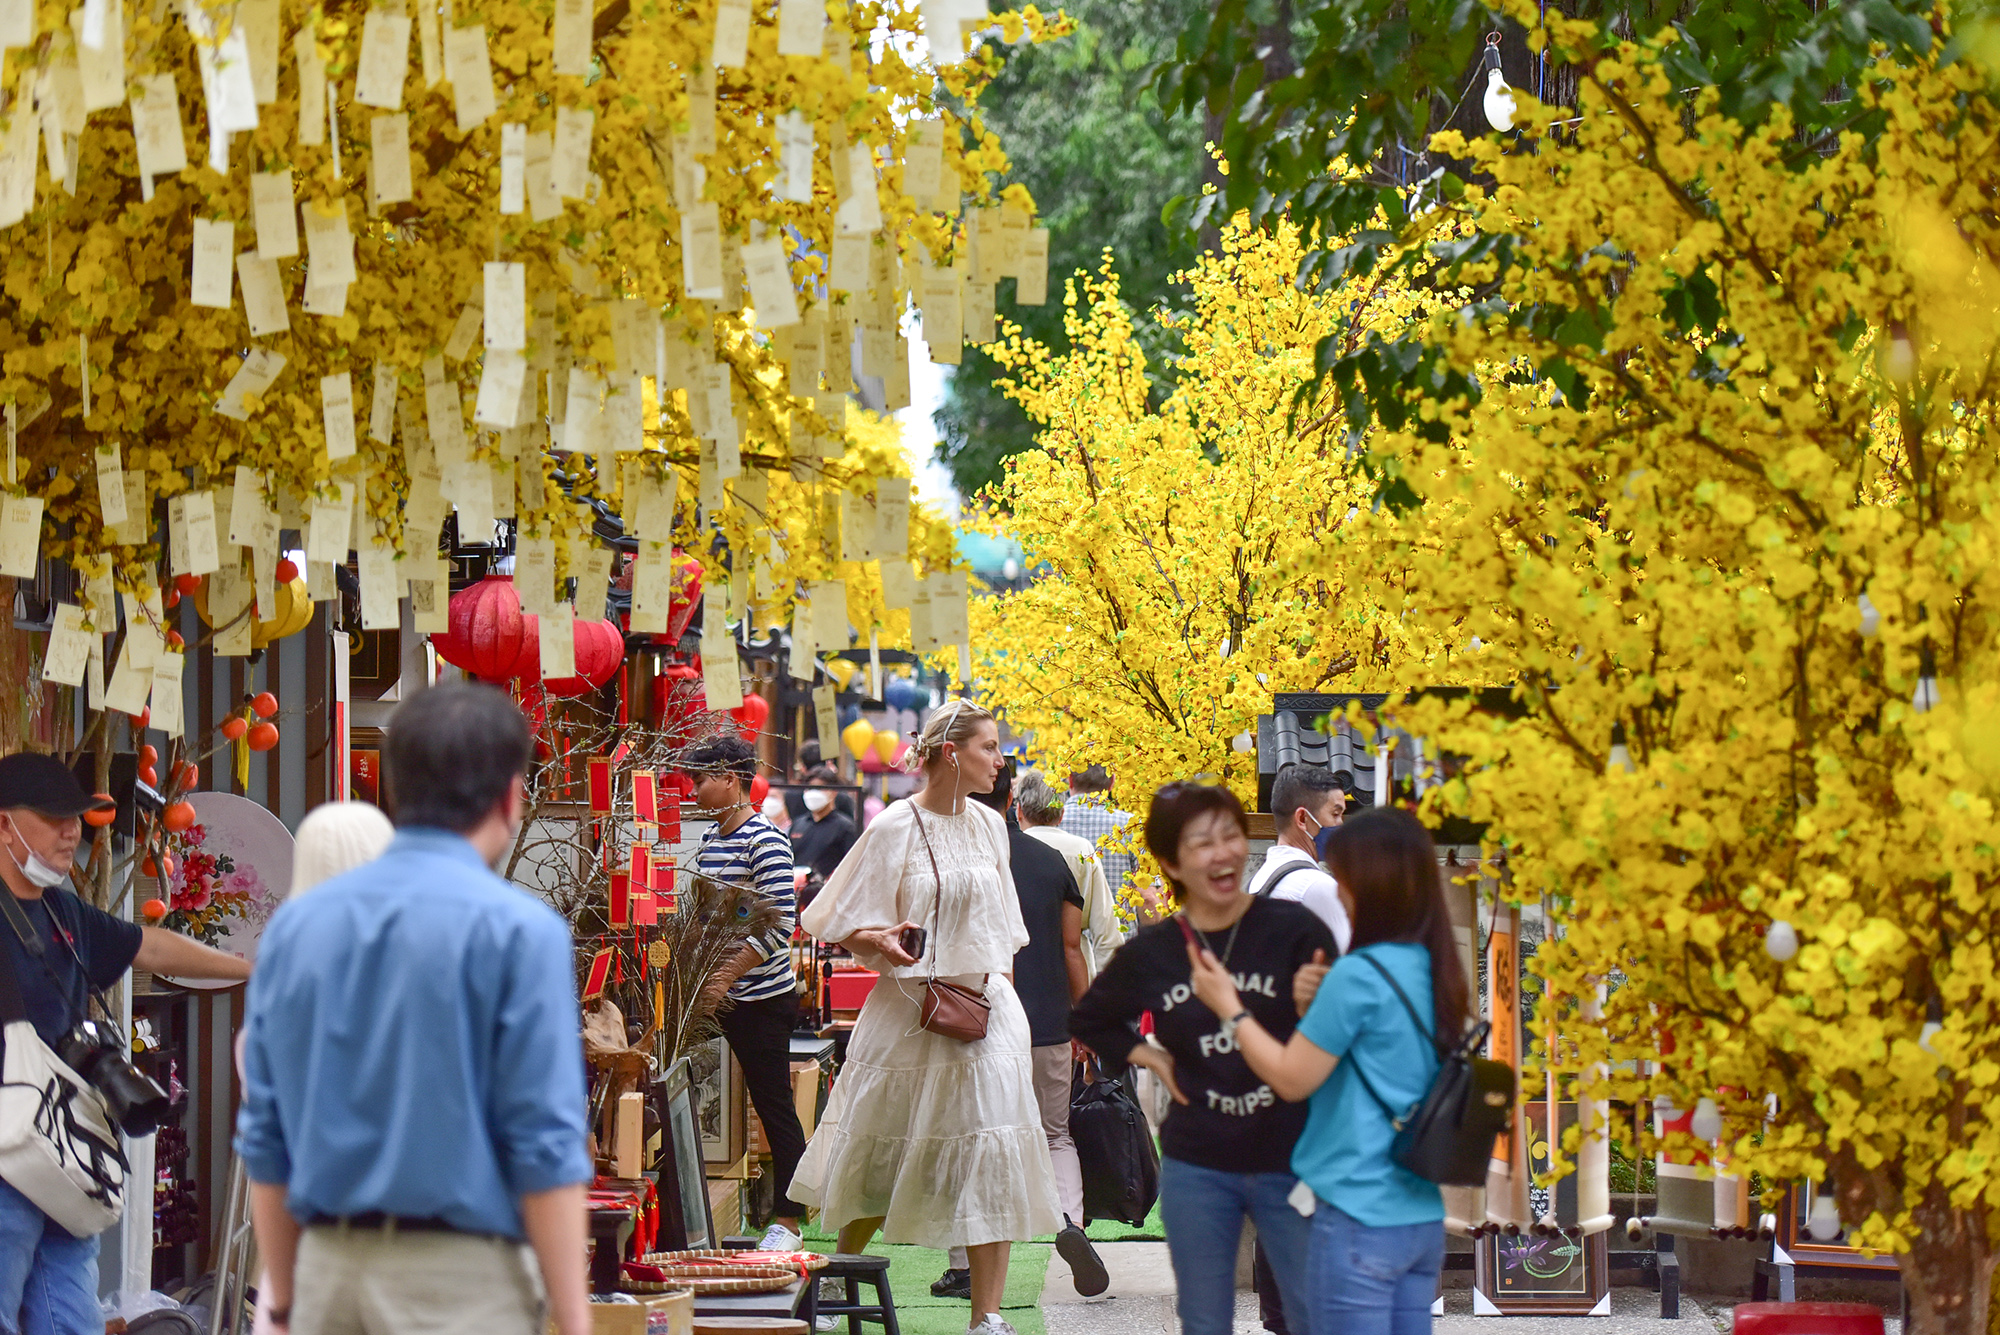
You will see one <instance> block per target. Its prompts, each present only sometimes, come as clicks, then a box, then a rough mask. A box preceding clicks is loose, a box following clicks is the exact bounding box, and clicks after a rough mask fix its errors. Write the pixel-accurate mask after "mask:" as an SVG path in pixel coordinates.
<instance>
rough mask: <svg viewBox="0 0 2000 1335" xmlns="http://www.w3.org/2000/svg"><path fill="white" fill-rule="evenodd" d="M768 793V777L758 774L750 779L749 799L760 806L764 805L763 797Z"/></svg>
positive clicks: (769, 790) (769, 786)
mask: <svg viewBox="0 0 2000 1335" xmlns="http://www.w3.org/2000/svg"><path fill="white" fill-rule="evenodd" d="M770 795H771V781H770V780H769V779H767V778H765V777H764V776H763V775H761V774H759V775H758V776H757V777H756V778H754V779H752V780H750V800H751V801H752V802H755V803H756V804H757V805H758V806H760V807H761V806H763V805H764V799H765V798H767V797H769V796H770Z"/></svg>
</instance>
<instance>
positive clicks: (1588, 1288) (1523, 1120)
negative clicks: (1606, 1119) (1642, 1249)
mask: <svg viewBox="0 0 2000 1335" xmlns="http://www.w3.org/2000/svg"><path fill="white" fill-rule="evenodd" d="M1575 1122H1576V1104H1574V1103H1558V1104H1556V1125H1555V1133H1556V1135H1557V1136H1560V1135H1561V1134H1562V1132H1563V1130H1564V1129H1566V1128H1568V1127H1569V1126H1572V1125H1574V1124H1575ZM1519 1125H1520V1127H1521V1129H1522V1133H1523V1135H1524V1136H1525V1138H1526V1140H1527V1142H1528V1143H1527V1151H1528V1171H1529V1172H1530V1173H1543V1172H1546V1171H1547V1170H1548V1166H1549V1143H1550V1142H1549V1131H1550V1127H1549V1105H1548V1102H1547V1100H1543V1101H1542V1102H1539V1103H1526V1104H1522V1105H1521V1108H1520V1121H1519ZM1528 1199H1529V1203H1530V1206H1531V1209H1532V1213H1533V1215H1534V1217H1535V1218H1536V1219H1547V1218H1549V1217H1551V1216H1553V1217H1554V1218H1555V1219H1556V1220H1558V1221H1559V1222H1560V1224H1561V1225H1562V1226H1563V1227H1562V1228H1561V1229H1559V1230H1558V1231H1556V1232H1553V1233H1533V1232H1523V1233H1512V1234H1508V1233H1498V1234H1495V1233H1489V1234H1486V1235H1484V1236H1482V1237H1481V1238H1479V1240H1478V1242H1477V1244H1476V1245H1475V1247H1474V1252H1473V1257H1474V1260H1473V1300H1472V1307H1473V1311H1474V1313H1475V1314H1477V1315H1480V1316H1565V1315H1567V1316H1608V1315H1609V1314H1610V1312H1611V1243H1610V1238H1609V1236H1608V1235H1607V1234H1604V1233H1593V1234H1591V1235H1590V1236H1588V1237H1579V1236H1577V1234H1576V1232H1575V1224H1576V1217H1577V1210H1576V1177H1575V1175H1574V1174H1572V1175H1570V1176H1568V1177H1565V1178H1563V1179H1561V1180H1560V1181H1559V1182H1557V1183H1556V1185H1555V1186H1554V1187H1553V1188H1550V1187H1538V1186H1530V1187H1529V1189H1528Z"/></svg>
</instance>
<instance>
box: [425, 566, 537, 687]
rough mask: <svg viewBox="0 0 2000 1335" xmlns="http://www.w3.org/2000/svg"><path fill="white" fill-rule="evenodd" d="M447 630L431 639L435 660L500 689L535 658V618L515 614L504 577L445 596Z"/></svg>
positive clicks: (517, 607)
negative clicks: (448, 601) (448, 609)
mask: <svg viewBox="0 0 2000 1335" xmlns="http://www.w3.org/2000/svg"><path fill="white" fill-rule="evenodd" d="M450 618H451V629H450V630H448V631H445V632H444V633H443V634H434V635H432V636H431V643H432V644H434V645H436V646H437V651H438V657H440V658H442V659H444V661H445V662H447V663H449V664H451V665H452V666H453V667H455V668H462V669H463V670H465V671H467V672H470V673H471V674H472V675H473V676H475V677H477V678H479V679H480V680H481V681H485V682H491V683H493V684H494V685H496V686H497V685H501V684H503V683H505V682H507V681H509V680H511V679H513V678H515V677H518V676H521V675H522V674H523V672H524V670H525V669H527V668H529V667H532V666H533V665H535V664H536V663H537V662H538V661H539V659H540V657H541V645H540V643H539V641H538V639H537V634H538V632H537V630H536V626H535V618H533V617H531V616H529V615H527V614H526V613H524V612H523V611H522V610H521V598H520V595H519V594H517V593H515V592H514V581H513V579H512V578H511V577H509V576H507V575H488V576H487V577H486V578H485V579H482V580H480V581H479V583H477V584H475V585H473V586H472V587H471V588H469V589H461V590H460V591H459V592H457V593H455V594H453V595H452V596H451V612H450Z"/></svg>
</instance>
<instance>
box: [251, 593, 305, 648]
mask: <svg viewBox="0 0 2000 1335" xmlns="http://www.w3.org/2000/svg"><path fill="white" fill-rule="evenodd" d="M271 601H272V602H274V603H276V604H277V606H276V608H275V609H274V610H273V612H272V614H271V619H270V620H269V621H259V622H258V623H257V624H256V625H254V626H252V627H251V628H250V644H251V646H252V647H253V648H257V649H262V648H263V647H264V646H265V645H267V644H269V643H270V642H271V641H273V640H282V639H284V638H285V637H286V636H287V635H296V634H298V633H299V632H300V631H302V630H304V629H305V628H306V627H307V626H308V625H310V624H312V619H313V604H312V597H311V595H309V594H308V593H307V592H306V582H305V581H304V580H303V579H294V580H292V581H291V582H290V583H289V584H280V585H278V586H277V587H276V588H275V590H274V591H273V597H272V600H271Z"/></svg>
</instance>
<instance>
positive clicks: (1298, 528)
mask: <svg viewBox="0 0 2000 1335" xmlns="http://www.w3.org/2000/svg"><path fill="white" fill-rule="evenodd" d="M1300 253H1301V252H1300V244H1299V236H1298V233H1297V231H1296V230H1295V229H1293V228H1291V227H1289V226H1280V227H1279V228H1277V229H1276V230H1275V231H1274V232H1271V233H1264V232H1260V231H1258V230H1256V229H1253V228H1250V227H1248V226H1247V225H1244V224H1242V223H1238V224H1237V225H1235V226H1232V227H1230V228H1228V229H1227V230H1225V232H1224V233H1223V236H1222V243H1221V248H1220V251H1219V252H1218V253H1214V254H1210V255H1207V256H1205V257H1204V258H1203V259H1202V260H1201V261H1200V262H1199V263H1198V264H1197V265H1196V266H1195V267H1194V268H1193V269H1192V270H1190V271H1189V272H1188V273H1187V274H1186V275H1185V279H1186V281H1187V282H1188V283H1189V285H1190V287H1191V291H1192V301H1191V306H1190V309H1189V311H1188V313H1187V314H1186V315H1185V316H1183V317H1178V318H1174V319H1172V320H1171V321H1170V323H1172V324H1173V325H1174V326H1175V327H1176V333H1177V334H1178V335H1179V337H1180V338H1181V339H1182V340H1183V342H1184V344H1185V347H1186V349H1187V356H1186V358H1185V359H1184V361H1183V362H1182V364H1181V367H1180V374H1179V379H1178V380H1177V381H1176V383H1175V387H1174V390H1173V392H1172V394H1171V395H1170V396H1169V397H1168V398H1167V399H1166V401H1165V402H1164V403H1163V404H1162V405H1161V406H1160V407H1159V408H1157V409H1154V408H1152V407H1149V406H1148V396H1147V389H1148V385H1149V383H1150V380H1149V368H1148V367H1147V365H1146V363H1145V359H1144V356H1143V354H1142V353H1141V352H1140V350H1139V346H1138V343H1137V342H1136V341H1135V340H1134V338H1133V328H1132V322H1131V316H1130V314H1129V313H1128V311H1127V310H1126V308H1125V307H1124V306H1123V305H1122V304H1121V302H1120V301H1119V299H1118V281H1117V276H1116V274H1115V273H1114V272H1113V270H1112V267H1111V264H1110V262H1109V261H1107V262H1106V265H1105V267H1104V268H1103V270H1102V272H1101V273H1100V274H1098V275H1097V276H1094V277H1090V276H1086V277H1084V278H1083V279H1082V281H1081V282H1080V283H1077V282H1073V283H1072V284H1071V285H1070V288H1069V292H1068V295H1067V297H1066V301H1067V303H1068V305H1069V308H1070V309H1069V310H1068V312H1067V315H1066V320H1065V323H1066V327H1067V333H1068V337H1069V340H1070V344H1071V347H1072V351H1070V352H1068V353H1066V354H1063V355H1055V354H1052V353H1051V352H1050V351H1049V350H1048V349H1047V348H1045V347H1043V346H1042V345H1040V344H1037V343H1033V342H1031V341H1026V340H1023V339H1021V338H1020V337H1019V336H1018V335H1017V336H1013V337H1010V338H1008V339H1006V340H1004V341H1002V342H999V343H996V344H995V345H994V346H993V348H992V349H991V351H992V352H993V354H994V355H995V357H996V358H997V359H998V360H999V361H1000V362H1001V364H1002V365H1003V366H1005V367H1007V368H1008V369H1009V371H1010V374H1011V379H1010V380H1008V381H1006V382H1004V384H1005V386H1006V388H1007V391H1008V393H1010V394H1011V395H1013V396H1014V397H1016V398H1017V399H1018V400H1019V401H1020V403H1021V404H1022V406H1023V407H1024V408H1025V409H1026V410H1027V412H1028V414H1029V416H1030V417H1031V418H1033V419H1034V420H1035V421H1036V422H1037V423H1038V424H1039V425H1040V431H1039V434H1038V435H1037V438H1036V444H1037V446H1038V447H1039V448H1037V449H1035V450H1031V451H1029V452H1027V453H1024V454H1021V455H1018V456H1015V457H1014V458H1012V459H1010V460H1009V461H1008V466H1007V476H1006V480H1005V482H1004V483H1003V485H1002V488H1001V494H1000V499H1001V500H1002V501H1003V502H1004V507H1005V516H1004V518H1002V517H1000V516H997V515H996V516H990V517H988V518H987V519H985V520H984V521H983V522H984V523H985V524H986V525H987V526H988V527H989V528H990V529H993V530H995V531H998V530H999V529H1002V528H1004V530H1005V532H1006V533H1007V534H1008V535H1010V536H1012V537H1013V538H1015V539H1016V540H1018V541H1019V542H1020V543H1021V545H1022V547H1023V549H1024V550H1025V552H1026V555H1027V561H1028V564H1029V566H1030V568H1032V569H1038V570H1039V571H1040V573H1039V574H1038V577H1037V578H1036V579H1034V580H1033V581H1032V582H1031V583H1030V584H1028V585H1027V587H1025V588H1024V589H1022V590H1020V591H1019V592H1014V593H1006V594H1002V595H1000V596H997V597H993V598H990V599H982V600H981V602H980V606H979V609H978V611H977V614H976V623H977V624H976V634H975V639H976V641H977V643H978V646H979V662H980V668H979V684H980V689H981V690H982V691H983V693H984V695H985V698H986V699H987V700H988V702H989V703H991V704H992V705H993V706H994V707H995V708H996V709H998V710H999V711H1000V712H1001V713H1002V714H1003V715H1004V716H1005V717H1006V719H1007V721H1008V722H1009V724H1010V725H1011V726H1012V727H1013V728H1014V729H1016V730H1017V731H1020V732H1024V733H1029V734H1032V737H1033V744H1034V746H1035V748H1036V749H1037V750H1038V751H1039V752H1041V753H1042V754H1043V755H1045V756H1046V757H1047V758H1048V762H1049V763H1050V764H1051V765H1053V766H1054V767H1055V768H1056V769H1058V770H1062V769H1065V768H1069V769H1080V768H1082V767H1083V766H1085V765H1089V764H1101V765H1103V766H1105V767H1106V768H1107V769H1108V770H1110V771H1111V772H1112V773H1113V774H1114V775H1115V776H1116V778H1117V781H1118V784H1119V786H1120V793H1121V795H1122V796H1123V798H1124V800H1126V801H1128V802H1140V801H1143V800H1144V798H1145V796H1146V795H1147V794H1149V793H1150V792H1151V791H1152V790H1153V789H1154V788H1156V787H1157V786H1159V785H1160V784H1163V783H1166V782H1169V781H1171V780H1175V779H1185V778H1188V777H1190V776H1192V775H1196V774H1208V775H1213V776H1216V779H1217V781H1220V782H1226V783H1228V784H1230V785H1231V786H1232V787H1234V788H1235V789H1236V790H1237V792H1238V793H1239V794H1240V795H1242V796H1244V797H1246V798H1249V799H1251V800H1252V801H1253V802H1254V799H1255V796H1256V787H1257V771H1256V762H1255V757H1254V756H1253V755H1250V754H1248V753H1245V752H1242V751H1238V750H1236V749H1235V747H1234V745H1233V743H1234V741H1235V739H1237V738H1238V737H1240V736H1241V735H1242V734H1244V733H1246V732H1254V731H1255V728H1256V716H1257V715H1258V714H1261V713H1269V712H1270V708H1271V695H1272V693H1273V692H1275V691H1310V690H1323V689H1335V688H1338V689H1342V690H1371V691H1373V690H1388V689H1392V688H1394V687H1397V686H1401V685H1405V684H1408V683H1410V682H1411V681H1412V680H1415V679H1418V678H1419V677H1421V678H1422V679H1424V680H1431V681H1435V682H1442V681H1446V680H1454V679H1456V677H1455V675H1454V674H1457V673H1458V671H1459V667H1460V665H1459V664H1458V663H1457V662H1456V661H1454V660H1453V658H1452V656H1451V655H1450V654H1448V653H1447V652H1445V648H1444V646H1445V645H1446V644H1448V643H1452V641H1449V640H1446V639H1444V638H1442V637H1441V636H1439V635H1437V634H1434V633H1432V632H1431V631H1429V630H1428V629H1423V630H1416V629H1412V628H1411V627H1409V626H1406V625H1405V624H1404V623H1403V621H1402V620H1401V608H1402V605H1403V599H1404V597H1405V596H1406V594H1407V593H1408V591H1409V586H1408V579H1407V576H1408V572H1409V570H1410V568H1411V567H1410V561H1409V559H1408V558H1404V559H1403V560H1401V562H1400V563H1399V564H1384V563H1383V562H1382V561H1381V560H1380V559H1379V558H1378V556H1377V550H1378V545H1379V543H1380V541H1381V540H1382V538H1383V536H1384V525H1383V517H1381V516H1378V515H1376V514H1374V513H1372V512H1371V509H1370V494H1371V491H1372V483H1370V482H1369V481H1368V479H1366V478H1365V477H1362V476H1359V475H1357V474H1355V473H1354V471H1353V470H1351V469H1349V468H1348V467H1347V466H1346V459H1347V455H1348V419H1347V416H1346V413H1345V411H1344V410H1343V408H1342V406H1341V404H1340V401H1339V399H1338V398H1337V396H1336V395H1334V394H1333V393H1332V392H1331V391H1330V390H1321V391H1318V392H1314V393H1311V394H1309V395H1308V396H1307V397H1306V398H1305V399H1303V400H1296V399H1295V396H1296V395H1297V394H1298V392H1299V390H1300V388H1301V387H1302V386H1304V385H1306V384H1307V383H1308V382H1309V381H1311V379H1312V376H1313V358H1314V349H1315V346H1316V345H1317V343H1318V342H1319V340H1320V338H1321V337H1322V336H1324V335H1325V334H1326V333H1327V332H1328V331H1329V330H1331V329H1332V328H1333V327H1334V326H1335V323H1336V321H1337V320H1338V319H1339V317H1340V316H1341V315H1342V314H1343V313H1345V314H1350V315H1352V316H1353V317H1354V318H1355V320H1356V328H1357V337H1358V336H1360V335H1361V334H1364V333H1367V332H1370V331H1373V332H1378V333H1380V332H1387V333H1391V334H1394V333H1399V332H1401V331H1403V330H1405V329H1406V328H1408V327H1410V326H1411V325H1412V324H1414V323H1417V322H1420V321H1421V320H1422V319H1423V317H1424V315H1425V314H1426V312H1427V311H1428V310H1429V309H1431V308H1433V307H1434V305H1435V302H1434V301H1430V300H1429V299H1420V298H1419V296H1418V295H1417V294H1415V293H1413V292H1412V291H1411V290H1409V288H1408V287H1406V286H1402V285H1387V284H1379V283H1370V282H1368V281H1367V280H1365V279H1360V278H1357V279H1355V280H1354V281H1352V282H1350V283H1348V284H1345V285H1343V286H1340V287H1337V288H1333V289H1330V290H1325V291H1319V292H1303V291H1301V290H1300V289H1299V288H1298V287H1297V286H1296V285H1295V283H1294V282H1293V276H1294V274H1295V273H1296V271H1297V267H1298V261H1299V257H1300ZM1322 556H1323V557H1324V558H1325V560H1324V561H1323V562H1322V561H1321V559H1320V558H1321V557H1322ZM1308 566H1310V567H1311V569H1309V570H1307V569H1305V568H1306V567H1308ZM1302 571H1303V573H1301V572H1302ZM1463 638H1464V637H1463V636H1462V635H1461V636H1460V637H1459V639H1460V640H1463ZM1133 833H1134V834H1136V831H1134V832H1133Z"/></svg>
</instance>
